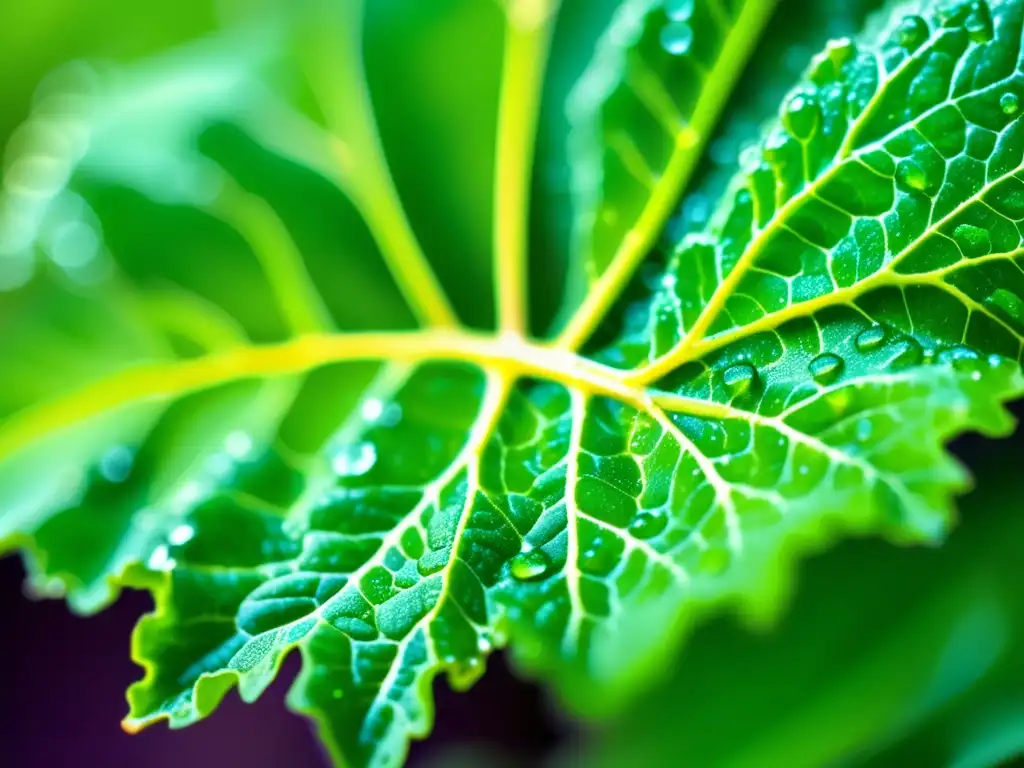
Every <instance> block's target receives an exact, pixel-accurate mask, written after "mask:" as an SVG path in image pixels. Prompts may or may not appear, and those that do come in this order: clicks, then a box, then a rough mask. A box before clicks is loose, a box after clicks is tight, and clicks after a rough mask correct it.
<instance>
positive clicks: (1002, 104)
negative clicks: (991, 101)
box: [999, 91, 1020, 115]
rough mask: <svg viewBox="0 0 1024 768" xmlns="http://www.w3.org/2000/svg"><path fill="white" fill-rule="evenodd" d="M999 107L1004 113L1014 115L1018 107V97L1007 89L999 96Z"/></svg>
mask: <svg viewBox="0 0 1024 768" xmlns="http://www.w3.org/2000/svg"><path fill="white" fill-rule="evenodd" d="M999 108H1000V109H1001V110H1003V114H1004V115H1015V114H1017V110H1018V109H1020V98H1019V97H1018V96H1017V94H1016V93H1014V92H1013V91H1007V92H1006V93H1004V94H1003V95H1002V96H1000V97H999Z"/></svg>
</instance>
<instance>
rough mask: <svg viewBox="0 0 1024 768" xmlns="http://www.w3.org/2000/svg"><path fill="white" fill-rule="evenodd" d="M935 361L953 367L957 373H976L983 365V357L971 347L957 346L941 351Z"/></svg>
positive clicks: (944, 348)
mask: <svg viewBox="0 0 1024 768" xmlns="http://www.w3.org/2000/svg"><path fill="white" fill-rule="evenodd" d="M935 361H936V362H938V363H942V364H944V365H951V366H952V367H953V370H956V371H974V370H977V369H978V366H979V365H980V364H981V355H979V354H978V353H977V352H975V351H974V350H973V349H971V348H970V347H965V346H963V345H961V344H957V345H955V346H952V347H943V348H942V349H940V350H939V351H938V353H937V354H936V356H935Z"/></svg>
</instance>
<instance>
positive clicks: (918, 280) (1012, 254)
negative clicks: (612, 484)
mask: <svg viewBox="0 0 1024 768" xmlns="http://www.w3.org/2000/svg"><path fill="white" fill-rule="evenodd" d="M1022 255H1024V248H1016V249H1014V250H1012V251H1006V252H1005V253H989V254H986V255H984V256H976V257H974V258H973V259H962V260H960V261H957V262H954V263H953V264H947V265H946V266H944V267H940V268H938V269H935V270H932V271H930V272H919V273H916V274H912V273H911V274H897V273H894V272H892V271H891V267H892V265H893V264H895V261H893V262H890V263H889V265H887V266H886V268H884V269H882V270H880V271H878V272H876V273H875V274H873V275H871V276H870V277H867V278H865V279H864V280H861V281H860V282H858V283H854V284H853V285H849V286H847V287H845V288H840V289H839V290H837V291H833V292H831V293H826V294H823V295H821V296H817V297H815V298H813V299H808V300H807V301H802V302H799V303H797V304H791V305H790V306H788V307H786V309H783V310H779V311H778V312H772V313H769V314H766V315H764V316H762V317H760V318H758V319H757V320H755V321H753V322H752V323H747V324H746V325H743V326H737V327H735V328H730V329H729V330H727V331H722V332H721V333H717V334H715V335H714V336H708V337H707V338H705V339H702V340H701V341H699V342H697V343H696V344H694V345H693V346H692V347H691V348H690V357H691V358H692V359H698V358H701V357H704V356H706V355H708V354H709V353H711V352H714V351H715V350H718V349H721V348H722V347H725V346H728V345H729V344H732V343H733V342H735V341H739V340H740V339H745V338H749V337H751V336H753V335H754V334H757V333H761V332H764V331H771V330H774V329H775V328H777V327H779V326H780V325H782V324H783V323H785V322H787V321H789V320H793V319H796V318H798V317H807V316H809V315H813V314H814V313H816V312H818V311H819V310H822V309H825V308H826V307H833V306H840V305H844V304H845V305H852V304H853V302H854V301H855V300H856V299H858V298H859V297H860V296H862V295H864V294H865V293H867V292H869V291H872V290H874V289H876V288H885V287H896V288H902V287H909V286H925V285H931V286H934V287H938V288H941V287H942V286H943V282H942V280H941V278H943V277H945V276H946V275H950V274H954V273H956V272H959V271H960V270H962V269H968V268H970V267H974V266H978V265H981V264H985V263H988V262H993V261H1012V260H1013V259H1014V258H1017V257H1019V256H1022ZM1018 335H1019V334H1018ZM645 370H646V369H643V368H641V369H639V370H638V371H636V372H635V374H632V375H629V376H627V377H626V378H627V380H629V381H631V382H637V381H639V380H641V378H643V377H642V376H641V374H643V372H644V371H645ZM644 376H646V374H644Z"/></svg>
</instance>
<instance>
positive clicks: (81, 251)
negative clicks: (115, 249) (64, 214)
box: [47, 221, 100, 269]
mask: <svg viewBox="0 0 1024 768" xmlns="http://www.w3.org/2000/svg"><path fill="white" fill-rule="evenodd" d="M47 240H48V246H49V247H48V249H47V251H48V253H49V254H50V258H51V259H53V261H54V263H56V264H57V265H58V266H60V267H64V268H65V269H74V268H75V267H83V266H85V265H86V264H88V263H89V262H91V261H92V260H93V259H95V258H96V256H97V255H98V254H99V251H100V238H99V237H98V236H97V234H96V232H95V230H93V228H92V227H90V226H89V225H88V224H86V223H85V222H84V221H68V222H65V223H63V224H61V225H60V226H59V227H56V228H55V229H54V230H53V232H52V233H50V234H49V236H48V238H47Z"/></svg>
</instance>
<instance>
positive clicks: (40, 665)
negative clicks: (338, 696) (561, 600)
mask: <svg viewBox="0 0 1024 768" xmlns="http://www.w3.org/2000/svg"><path fill="white" fill-rule="evenodd" d="M22 578H23V571H22V568H21V565H20V562H19V561H18V560H17V559H16V558H7V559H5V560H2V561H0V622H2V623H0V627H2V629H0V656H2V659H3V665H4V671H3V677H2V680H3V683H2V685H0V718H2V719H0V723H2V725H0V766H3V768H70V767H71V766H75V768H78V766H97V767H98V768H181V767H182V766H189V767H190V768H208V767H209V768H235V767H236V766H237V768H320V767H321V766H327V765H328V763H327V761H326V760H325V759H324V758H323V757H322V755H321V752H320V749H319V747H318V745H317V742H316V740H315V738H314V737H313V735H312V733H311V731H310V728H309V726H308V725H307V722H306V720H305V719H303V718H301V717H297V716H295V715H291V714H289V713H288V712H287V711H286V710H285V709H284V695H285V692H286V691H287V689H288V686H289V685H290V683H291V680H292V679H293V678H294V676H295V673H296V671H297V669H298V666H297V662H298V654H294V655H293V656H292V657H291V658H290V659H289V662H288V663H287V664H286V666H285V669H284V670H283V671H282V674H281V675H280V677H279V679H278V681H277V683H275V685H274V686H273V687H272V688H271V689H270V690H269V691H267V693H265V694H264V696H263V697H262V698H261V699H260V700H259V701H258V702H257V703H255V704H252V705H246V704H244V703H242V702H241V700H240V699H238V697H237V696H236V695H235V694H234V693H231V694H229V695H228V697H227V698H226V699H225V701H224V703H223V704H222V705H221V707H220V708H219V709H218V710H217V712H216V713H215V714H214V715H213V716H212V717H211V718H210V719H208V720H206V721H204V722H201V723H198V724H197V725H194V726H191V727H189V728H186V729H184V730H180V731H173V732H172V731H169V730H168V729H167V728H166V727H164V726H162V725H157V726H154V727H152V728H150V729H148V730H145V731H143V732H142V733H140V734H138V735H135V736H129V735H127V734H125V733H123V732H122V731H121V728H120V725H119V723H120V720H121V718H122V717H123V716H124V715H125V713H126V711H127V705H126V704H125V700H124V691H125V688H126V687H127V686H128V685H129V684H130V683H131V682H133V681H134V680H136V679H138V678H139V677H140V676H141V670H140V669H139V668H138V667H136V666H135V665H134V664H133V663H132V661H131V659H130V658H129V637H130V634H131V630H132V627H133V625H134V624H135V621H136V619H137V618H138V616H139V615H140V614H142V613H144V612H146V611H147V610H149V608H150V601H149V598H148V597H147V596H145V595H143V594H141V593H126V594H125V595H123V596H122V597H121V599H120V600H119V601H118V602H117V603H116V604H115V605H114V606H112V607H111V608H108V609H107V610H106V611H104V612H103V613H100V614H99V615H97V616H93V617H91V618H85V619H84V618H78V617H75V616H72V615H71V614H70V613H69V612H68V610H67V608H65V606H64V605H63V604H62V603H61V602H60V601H56V600H51V601H45V602H33V601H30V600H29V599H27V598H25V597H23V596H22V593H21V587H20V584H21V579H22ZM435 689H436V698H437V712H438V716H437V723H436V727H435V729H434V737H433V738H432V739H431V740H430V741H429V742H425V743H418V744H416V745H414V748H413V752H412V755H411V760H410V765H411V766H419V768H426V767H427V766H441V765H445V766H447V765H451V764H452V763H451V761H452V758H453V753H452V750H453V749H456V748H457V747H459V746H464V745H470V744H474V743H476V744H484V745H486V744H491V745H500V746H501V751H502V753H505V754H507V755H508V756H509V762H508V763H507V764H508V765H510V766H517V765H523V764H528V763H532V762H534V761H535V760H536V759H537V758H538V757H539V756H540V754H542V753H543V751H544V750H545V749H546V748H548V747H550V746H551V745H552V744H553V743H554V741H555V738H556V736H555V730H554V723H555V722H556V721H557V719H558V718H557V717H551V716H547V713H548V712H549V711H550V710H551V708H550V706H549V705H547V703H546V702H545V701H544V699H543V697H542V695H541V693H540V691H539V690H538V689H537V688H536V687H533V686H529V685H526V684H523V683H521V682H519V681H517V680H516V679H515V678H513V677H512V676H511V673H510V672H509V671H508V669H507V668H506V667H505V665H504V663H503V660H502V659H501V658H500V657H494V658H492V659H491V662H490V665H489V669H488V674H487V675H485V676H484V678H483V679H482V680H481V681H480V682H478V683H477V685H476V686H475V687H474V688H473V689H472V690H471V691H470V692H469V693H465V694H455V693H453V692H452V691H450V690H449V689H448V685H447V683H446V682H444V681H443V680H439V681H438V682H437V684H436V686H435ZM474 762H475V761H474ZM487 762H488V764H489V765H491V766H495V763H494V760H493V759H488V760H487ZM500 765H501V764H500V763H499V765H498V766H495V768H499V766H500Z"/></svg>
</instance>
